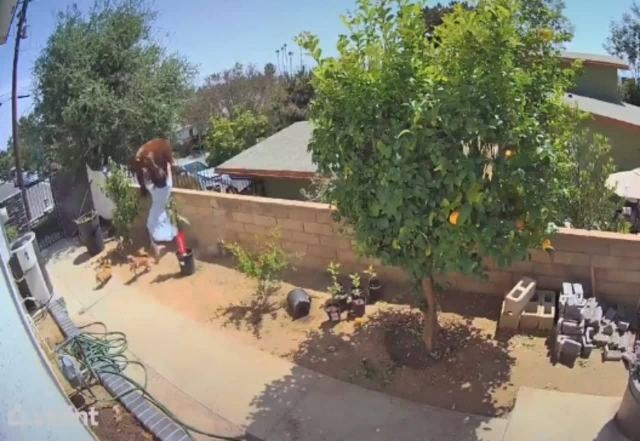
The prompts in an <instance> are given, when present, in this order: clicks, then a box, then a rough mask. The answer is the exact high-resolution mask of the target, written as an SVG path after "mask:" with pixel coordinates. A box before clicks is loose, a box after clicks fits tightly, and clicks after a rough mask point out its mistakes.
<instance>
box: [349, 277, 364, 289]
mask: <svg viewBox="0 0 640 441" xmlns="http://www.w3.org/2000/svg"><path fill="white" fill-rule="evenodd" d="M349 279H350V280H351V288H352V289H360V284H361V283H360V274H358V273H353V274H349Z"/></svg>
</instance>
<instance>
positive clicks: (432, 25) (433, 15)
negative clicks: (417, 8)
mask: <svg viewBox="0 0 640 441" xmlns="http://www.w3.org/2000/svg"><path fill="white" fill-rule="evenodd" d="M456 5H460V6H461V7H463V8H465V9H467V10H470V9H472V6H471V4H469V3H468V2H466V1H452V2H450V3H449V4H446V5H443V4H442V3H440V2H438V3H436V4H435V5H433V6H430V5H429V4H427V6H425V7H424V8H422V15H423V17H424V24H425V28H426V34H425V35H426V37H427V39H429V40H432V41H433V43H434V44H436V45H437V44H438V41H437V40H434V38H433V37H434V34H435V30H436V27H438V26H440V25H441V24H442V23H443V21H442V19H443V17H444V16H445V15H446V14H450V13H452V12H453V8H454V7H455V6H456Z"/></svg>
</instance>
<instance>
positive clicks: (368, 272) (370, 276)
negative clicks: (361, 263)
mask: <svg viewBox="0 0 640 441" xmlns="http://www.w3.org/2000/svg"><path fill="white" fill-rule="evenodd" d="M364 273H365V274H366V275H367V278H368V280H369V282H371V280H373V279H375V278H376V277H378V274H377V273H376V271H375V269H374V268H373V265H369V267H368V268H367V269H366V270H364Z"/></svg>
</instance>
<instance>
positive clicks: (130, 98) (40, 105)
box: [33, 0, 194, 168]
mask: <svg viewBox="0 0 640 441" xmlns="http://www.w3.org/2000/svg"><path fill="white" fill-rule="evenodd" d="M155 16H156V14H155V12H153V11H152V10H151V9H149V8H148V7H147V6H146V3H145V1H144V0H96V3H95V4H94V6H93V8H92V9H91V10H90V12H89V13H88V14H83V13H82V12H81V11H80V9H79V7H78V6H77V5H72V6H71V7H70V8H68V9H67V10H66V11H65V12H62V13H60V14H59V15H58V20H57V23H56V25H55V29H54V31H53V33H52V34H51V36H50V37H49V39H48V41H47V44H46V46H45V47H44V49H43V50H42V51H41V53H40V55H39V57H38V59H37V60H36V62H35V65H34V69H33V74H34V81H35V97H34V102H35V109H34V113H35V115H36V121H37V123H38V130H39V131H40V133H39V135H38V138H39V139H41V140H42V141H43V143H44V145H45V147H46V148H47V149H50V153H51V156H52V157H54V158H55V160H56V161H57V162H58V163H60V164H63V165H64V166H65V167H84V163H85V162H88V163H89V165H90V166H92V167H93V168H97V167H100V166H102V165H103V164H104V162H105V160H106V158H108V157H110V158H113V159H114V160H115V161H116V162H117V163H126V162H128V160H129V159H130V157H131V155H132V153H133V151H134V149H137V148H138V147H139V146H140V145H142V144H144V143H145V142H146V141H148V140H149V139H152V138H154V137H158V136H165V137H168V135H169V134H170V133H171V129H172V124H173V122H174V121H175V120H176V117H177V114H178V112H179V111H180V109H181V107H182V105H183V102H184V100H185V98H186V96H187V92H188V86H189V83H190V81H191V79H192V77H193V74H194V69H193V68H192V67H191V66H190V65H189V64H188V63H187V62H185V61H184V60H183V59H182V58H181V57H179V56H177V55H167V54H166V51H165V49H164V48H163V47H162V46H160V45H159V44H157V43H156V42H155V41H154V40H153V37H152V26H153V22H154V19H155Z"/></svg>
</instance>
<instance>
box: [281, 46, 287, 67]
mask: <svg viewBox="0 0 640 441" xmlns="http://www.w3.org/2000/svg"><path fill="white" fill-rule="evenodd" d="M282 64H284V70H285V71H286V70H287V43H285V44H284V45H283V46H282Z"/></svg>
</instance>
